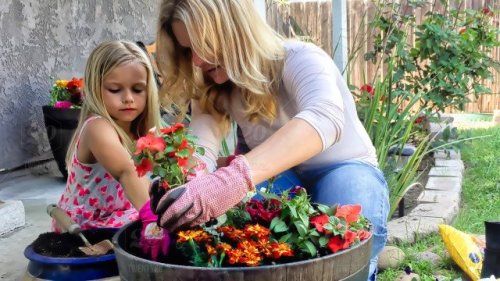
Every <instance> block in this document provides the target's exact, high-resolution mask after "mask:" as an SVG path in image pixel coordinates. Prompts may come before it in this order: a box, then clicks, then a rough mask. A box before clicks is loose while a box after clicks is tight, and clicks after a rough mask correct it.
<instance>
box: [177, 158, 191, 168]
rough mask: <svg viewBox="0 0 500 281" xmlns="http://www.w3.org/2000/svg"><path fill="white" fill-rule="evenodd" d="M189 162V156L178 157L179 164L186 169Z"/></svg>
mask: <svg viewBox="0 0 500 281" xmlns="http://www.w3.org/2000/svg"><path fill="white" fill-rule="evenodd" d="M188 162H189V159H188V158H184V157H180V158H177V164H178V165H179V166H180V167H182V168H184V169H186V167H187V165H188Z"/></svg>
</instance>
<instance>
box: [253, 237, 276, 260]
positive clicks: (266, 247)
mask: <svg viewBox="0 0 500 281" xmlns="http://www.w3.org/2000/svg"><path fill="white" fill-rule="evenodd" d="M256 246H257V249H259V251H260V253H261V254H262V255H264V256H265V257H267V258H270V257H271V256H272V255H273V253H272V251H271V249H272V247H271V243H269V240H268V239H267V238H265V239H259V240H257V242H256Z"/></svg>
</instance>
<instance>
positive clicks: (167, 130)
mask: <svg viewBox="0 0 500 281" xmlns="http://www.w3.org/2000/svg"><path fill="white" fill-rule="evenodd" d="M180 128H184V124H182V123H176V124H175V125H173V126H172V127H166V128H161V129H160V131H161V132H162V133H164V134H171V133H175V131H177V130H178V129H180Z"/></svg>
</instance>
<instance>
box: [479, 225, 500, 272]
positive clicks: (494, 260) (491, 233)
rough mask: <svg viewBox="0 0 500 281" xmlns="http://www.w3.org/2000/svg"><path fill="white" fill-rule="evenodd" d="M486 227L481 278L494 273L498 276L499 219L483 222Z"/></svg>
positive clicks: (499, 260)
mask: <svg viewBox="0 0 500 281" xmlns="http://www.w3.org/2000/svg"><path fill="white" fill-rule="evenodd" d="M484 226H485V227H486V249H485V250H484V260H483V268H482V271H481V278H489V277H490V276H491V275H494V276H495V278H500V221H496V222H489V221H487V222H484Z"/></svg>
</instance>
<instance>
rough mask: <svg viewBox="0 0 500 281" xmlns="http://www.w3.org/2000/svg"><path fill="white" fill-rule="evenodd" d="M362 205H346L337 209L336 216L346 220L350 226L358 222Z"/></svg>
mask: <svg viewBox="0 0 500 281" xmlns="http://www.w3.org/2000/svg"><path fill="white" fill-rule="evenodd" d="M360 213H361V205H344V206H339V207H337V210H336V211H335V216H337V217H339V218H344V219H345V220H346V221H347V223H348V224H350V223H352V222H356V221H358V218H359V214H360Z"/></svg>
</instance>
